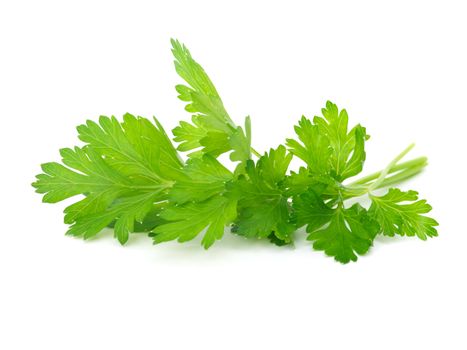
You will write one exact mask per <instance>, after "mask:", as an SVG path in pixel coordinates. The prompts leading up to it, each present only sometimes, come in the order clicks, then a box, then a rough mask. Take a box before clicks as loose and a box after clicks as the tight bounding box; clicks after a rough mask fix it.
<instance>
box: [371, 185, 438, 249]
mask: <svg viewBox="0 0 467 350" xmlns="http://www.w3.org/2000/svg"><path fill="white" fill-rule="evenodd" d="M370 198H371V201H372V203H371V207H370V210H369V213H370V215H371V216H372V217H374V218H375V220H376V221H378V222H379V224H380V225H381V231H382V233H383V234H384V235H386V236H394V235H396V234H397V235H401V236H415V235H416V236H417V237H418V238H420V239H423V240H426V239H427V237H435V236H437V235H438V232H437V231H436V229H435V226H438V223H437V222H436V220H434V219H432V218H430V217H427V216H425V215H422V214H426V213H428V212H429V211H431V206H430V205H429V204H428V203H427V202H426V200H418V193H417V192H415V191H407V192H403V191H401V190H399V189H397V188H391V189H389V192H388V193H387V194H385V195H384V196H382V197H378V196H371V197H370Z"/></svg>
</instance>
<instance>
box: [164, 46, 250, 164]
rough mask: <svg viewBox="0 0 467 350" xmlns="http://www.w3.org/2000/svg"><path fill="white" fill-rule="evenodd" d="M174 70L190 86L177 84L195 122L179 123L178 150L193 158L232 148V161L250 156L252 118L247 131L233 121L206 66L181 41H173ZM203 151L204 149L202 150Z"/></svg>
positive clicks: (174, 131)
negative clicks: (207, 72) (194, 57)
mask: <svg viewBox="0 0 467 350" xmlns="http://www.w3.org/2000/svg"><path fill="white" fill-rule="evenodd" d="M172 53H173V55H174V57H175V70H176V71H177V73H178V75H179V76H180V77H181V78H183V80H185V82H186V83H187V84H188V85H189V86H185V85H177V86H176V90H177V92H178V93H179V96H178V97H179V99H180V100H182V101H184V102H188V104H187V105H186V107H185V109H186V110H187V111H188V112H190V113H192V114H193V116H192V123H193V124H190V123H187V122H180V125H179V126H177V127H176V128H174V129H173V134H174V136H175V138H174V140H175V141H176V142H180V145H179V146H178V150H180V151H192V150H197V151H195V152H192V153H190V154H189V156H190V157H198V156H200V154H203V153H204V154H210V155H212V156H214V157H218V156H219V155H221V154H223V153H226V152H229V151H233V152H232V154H231V156H230V157H231V159H232V160H233V161H244V160H246V159H249V158H250V147H251V145H250V144H251V136H250V130H249V125H250V124H249V118H247V121H246V127H245V131H244V130H243V129H242V128H241V127H238V126H236V125H235V124H234V122H233V121H232V119H231V118H230V116H229V115H228V113H227V111H226V110H225V108H224V105H223V103H222V100H221V98H220V96H219V94H218V92H217V90H216V88H215V87H214V84H213V83H212V81H211V79H210V78H209V76H208V75H207V74H206V72H205V71H204V69H203V68H202V67H201V66H200V65H199V64H198V63H197V62H196V61H195V60H194V59H193V57H192V56H191V53H190V51H188V49H187V48H186V47H185V45H183V44H181V43H180V42H179V41H178V40H172ZM199 151H201V152H199Z"/></svg>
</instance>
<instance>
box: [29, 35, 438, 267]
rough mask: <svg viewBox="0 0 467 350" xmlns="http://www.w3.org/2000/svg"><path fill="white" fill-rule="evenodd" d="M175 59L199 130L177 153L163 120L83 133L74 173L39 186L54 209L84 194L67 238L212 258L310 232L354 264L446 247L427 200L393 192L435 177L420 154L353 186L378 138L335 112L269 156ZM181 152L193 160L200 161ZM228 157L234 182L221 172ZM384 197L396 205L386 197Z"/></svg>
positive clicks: (65, 155)
mask: <svg viewBox="0 0 467 350" xmlns="http://www.w3.org/2000/svg"><path fill="white" fill-rule="evenodd" d="M172 52H173V54H174V57H175V68H176V71H177V73H178V74H179V75H180V77H181V78H183V80H184V81H185V82H186V84H187V85H177V86H176V90H177V92H178V93H179V98H180V99H181V100H182V101H184V102H187V105H186V107H185V109H186V110H187V111H188V112H190V113H191V114H192V119H191V123H188V122H185V121H181V122H180V125H179V126H177V127H176V128H175V129H174V130H173V131H172V132H173V134H174V141H176V142H177V143H178V147H177V149H175V148H174V146H173V145H172V143H171V141H170V139H169V138H168V136H167V134H166V132H165V131H164V129H163V127H162V125H161V124H160V123H159V122H158V121H157V120H156V119H154V121H153V122H151V121H150V120H148V119H145V118H142V117H135V116H133V115H131V114H126V115H125V116H123V121H122V122H119V121H118V120H117V119H116V118H115V117H111V118H109V117H100V119H99V122H98V123H96V122H93V121H87V122H86V124H84V125H80V126H79V127H78V128H77V130H78V137H79V139H80V140H81V141H83V142H84V145H83V146H81V147H75V148H73V149H70V148H65V149H62V150H60V154H61V156H62V163H55V162H54V163H45V164H43V165H42V171H43V173H42V174H40V175H37V181H36V182H34V183H33V186H34V187H35V188H36V191H37V192H38V193H41V194H44V196H43V201H44V202H46V203H56V202H60V201H62V200H65V199H67V198H71V197H75V196H77V195H81V197H80V198H79V200H78V201H77V202H75V203H74V204H71V205H69V206H68V207H66V208H65V223H66V224H69V225H70V228H69V230H68V232H67V234H69V235H72V236H80V237H83V238H84V239H88V238H91V237H94V236H96V235H97V234H99V232H101V231H102V230H103V229H104V228H106V227H113V228H114V233H115V237H116V238H117V239H118V240H119V242H120V243H121V244H125V243H126V242H127V241H128V239H129V235H130V233H133V232H149V236H150V237H152V239H153V241H154V243H160V242H166V241H171V240H178V241H179V242H185V241H188V240H191V239H193V238H195V237H196V236H198V235H202V236H203V238H202V241H201V242H202V244H203V246H204V247H205V248H209V247H210V246H211V245H212V244H213V243H214V242H215V241H216V240H218V239H220V238H222V236H223V234H224V230H225V227H226V226H230V227H231V231H232V232H233V233H235V234H237V235H240V236H244V237H245V238H248V239H267V240H269V241H270V242H271V243H273V244H276V245H278V246H283V245H290V244H293V241H294V234H295V232H296V231H297V229H299V228H300V227H303V226H305V227H306V232H307V233H308V240H310V241H312V242H313V248H314V249H316V250H322V251H324V252H325V253H326V254H327V255H329V256H332V257H334V258H335V259H336V260H337V261H339V262H342V263H348V262H349V261H356V260H357V256H358V255H362V254H365V253H366V252H367V251H368V250H369V249H370V247H371V246H372V244H373V241H374V239H375V237H376V236H377V235H379V234H382V235H386V236H395V235H400V236H404V235H406V236H417V237H419V238H420V239H422V240H426V239H427V237H434V236H437V231H436V228H435V227H436V226H437V225H438V223H437V222H436V221H435V220H434V219H432V218H430V217H428V216H426V215H425V214H427V213H428V212H429V211H430V210H431V207H430V205H428V204H427V203H426V201H425V200H419V199H418V194H417V192H415V191H407V192H404V191H401V190H399V189H397V188H391V187H390V186H392V185H395V184H397V183H399V182H401V181H404V180H406V179H408V178H410V177H412V176H414V175H416V174H418V173H419V172H421V171H422V169H423V168H424V167H425V166H426V164H427V159H426V158H425V157H420V158H416V159H413V160H410V161H407V162H402V163H401V162H400V161H401V159H402V158H403V157H404V156H405V155H406V154H407V153H408V151H410V149H411V148H412V147H413V145H411V146H409V147H408V148H407V149H406V150H404V151H403V152H402V153H401V154H400V155H398V156H397V157H396V158H395V159H394V160H393V161H391V162H390V163H389V165H388V166H387V167H386V168H385V169H383V170H382V171H379V172H376V173H374V174H371V175H368V176H365V177H362V178H360V179H358V180H354V181H353V182H350V183H349V182H348V179H349V178H351V177H354V176H355V175H357V174H359V173H360V172H361V171H362V168H363V164H364V161H365V142H366V141H367V140H368V139H369V136H368V134H367V133H366V130H365V128H364V127H362V126H361V125H356V126H354V127H352V128H349V126H348V115H347V112H346V111H345V109H342V110H339V109H338V107H337V106H336V105H335V104H333V103H332V102H327V103H326V107H325V108H324V109H322V116H316V117H314V118H313V120H310V119H307V118H305V117H302V118H301V120H300V121H299V122H298V125H297V126H295V133H296V138H291V139H288V140H287V141H286V145H285V146H284V145H279V146H278V147H277V148H275V149H271V150H270V151H269V152H266V153H264V154H259V153H258V152H257V151H256V150H254V149H253V148H252V147H251V126H250V118H249V117H246V118H245V122H244V126H243V127H241V126H237V125H236V124H235V123H234V122H233V121H232V119H231V118H230V116H229V115H228V113H227V111H226V110H225V108H224V105H223V103H222V100H221V98H220V96H219V94H218V92H217V90H216V88H215V87H214V85H213V83H212V82H211V80H210V79H209V77H208V75H207V74H206V72H205V71H204V70H203V68H202V67H201V66H200V65H199V64H198V63H197V62H196V61H195V60H194V59H193V58H192V56H191V54H190V52H189V51H188V49H187V48H186V47H185V46H184V45H182V44H180V43H179V42H178V41H176V40H172ZM178 152H189V153H188V154H187V156H188V160H187V161H186V162H184V161H183V160H182V158H181V157H180V155H179V153H178ZM224 153H229V156H230V160H231V161H233V162H235V163H236V167H235V170H234V171H230V170H229V169H227V168H226V167H225V166H223V165H222V164H221V163H220V162H219V161H218V159H217V158H218V157H219V156H220V155H221V154H224ZM252 155H254V157H255V159H252ZM294 156H295V157H297V158H300V159H301V160H302V161H303V163H304V166H302V167H300V169H299V170H298V171H296V172H294V171H289V170H288V169H289V164H290V162H291V160H292V158H293V157H294ZM381 188H388V190H387V191H386V194H384V195H382V196H381V195H377V194H375V191H376V190H378V189H381ZM357 197H358V198H365V197H366V198H368V199H369V200H370V201H371V205H370V207H369V209H366V208H365V207H363V206H362V205H361V204H358V203H355V204H353V205H351V206H349V205H348V204H347V203H348V202H347V200H349V199H352V198H357ZM353 202H355V200H353Z"/></svg>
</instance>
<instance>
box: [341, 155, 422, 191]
mask: <svg viewBox="0 0 467 350" xmlns="http://www.w3.org/2000/svg"><path fill="white" fill-rule="evenodd" d="M426 165H427V158H426V157H418V158H415V159H412V160H409V161H407V162H403V163H400V164H397V165H395V166H393V167H392V168H391V170H390V171H389V174H392V173H395V172H397V171H403V170H407V169H411V168H418V167H420V168H423V167H425V166H426ZM381 172H382V171H377V172H375V173H372V174H370V175H367V176H364V177H362V178H360V179H358V180H356V181H354V182H352V183H350V184H349V185H348V186H350V187H352V186H356V185H365V184H368V183H369V182H371V181H373V180H376V179H377V178H378V177H380V175H381Z"/></svg>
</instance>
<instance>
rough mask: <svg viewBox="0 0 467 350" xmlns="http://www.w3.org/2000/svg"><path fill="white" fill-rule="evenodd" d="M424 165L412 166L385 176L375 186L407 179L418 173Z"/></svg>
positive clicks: (387, 184) (383, 185)
mask: <svg viewBox="0 0 467 350" xmlns="http://www.w3.org/2000/svg"><path fill="white" fill-rule="evenodd" d="M424 167H425V165H422V166H418V167H413V168H410V169H407V170H404V171H401V172H399V173H397V174H395V175H393V176H390V177H387V178H386V179H384V181H383V182H382V183H381V184H380V185H379V186H378V187H377V188H381V187H386V186H389V185H393V184H396V183H399V182H402V181H405V180H407V179H410V178H411V177H413V176H415V175H417V174H418V173H420V172H421V171H422V170H423V168H424ZM375 189H376V188H375Z"/></svg>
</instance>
